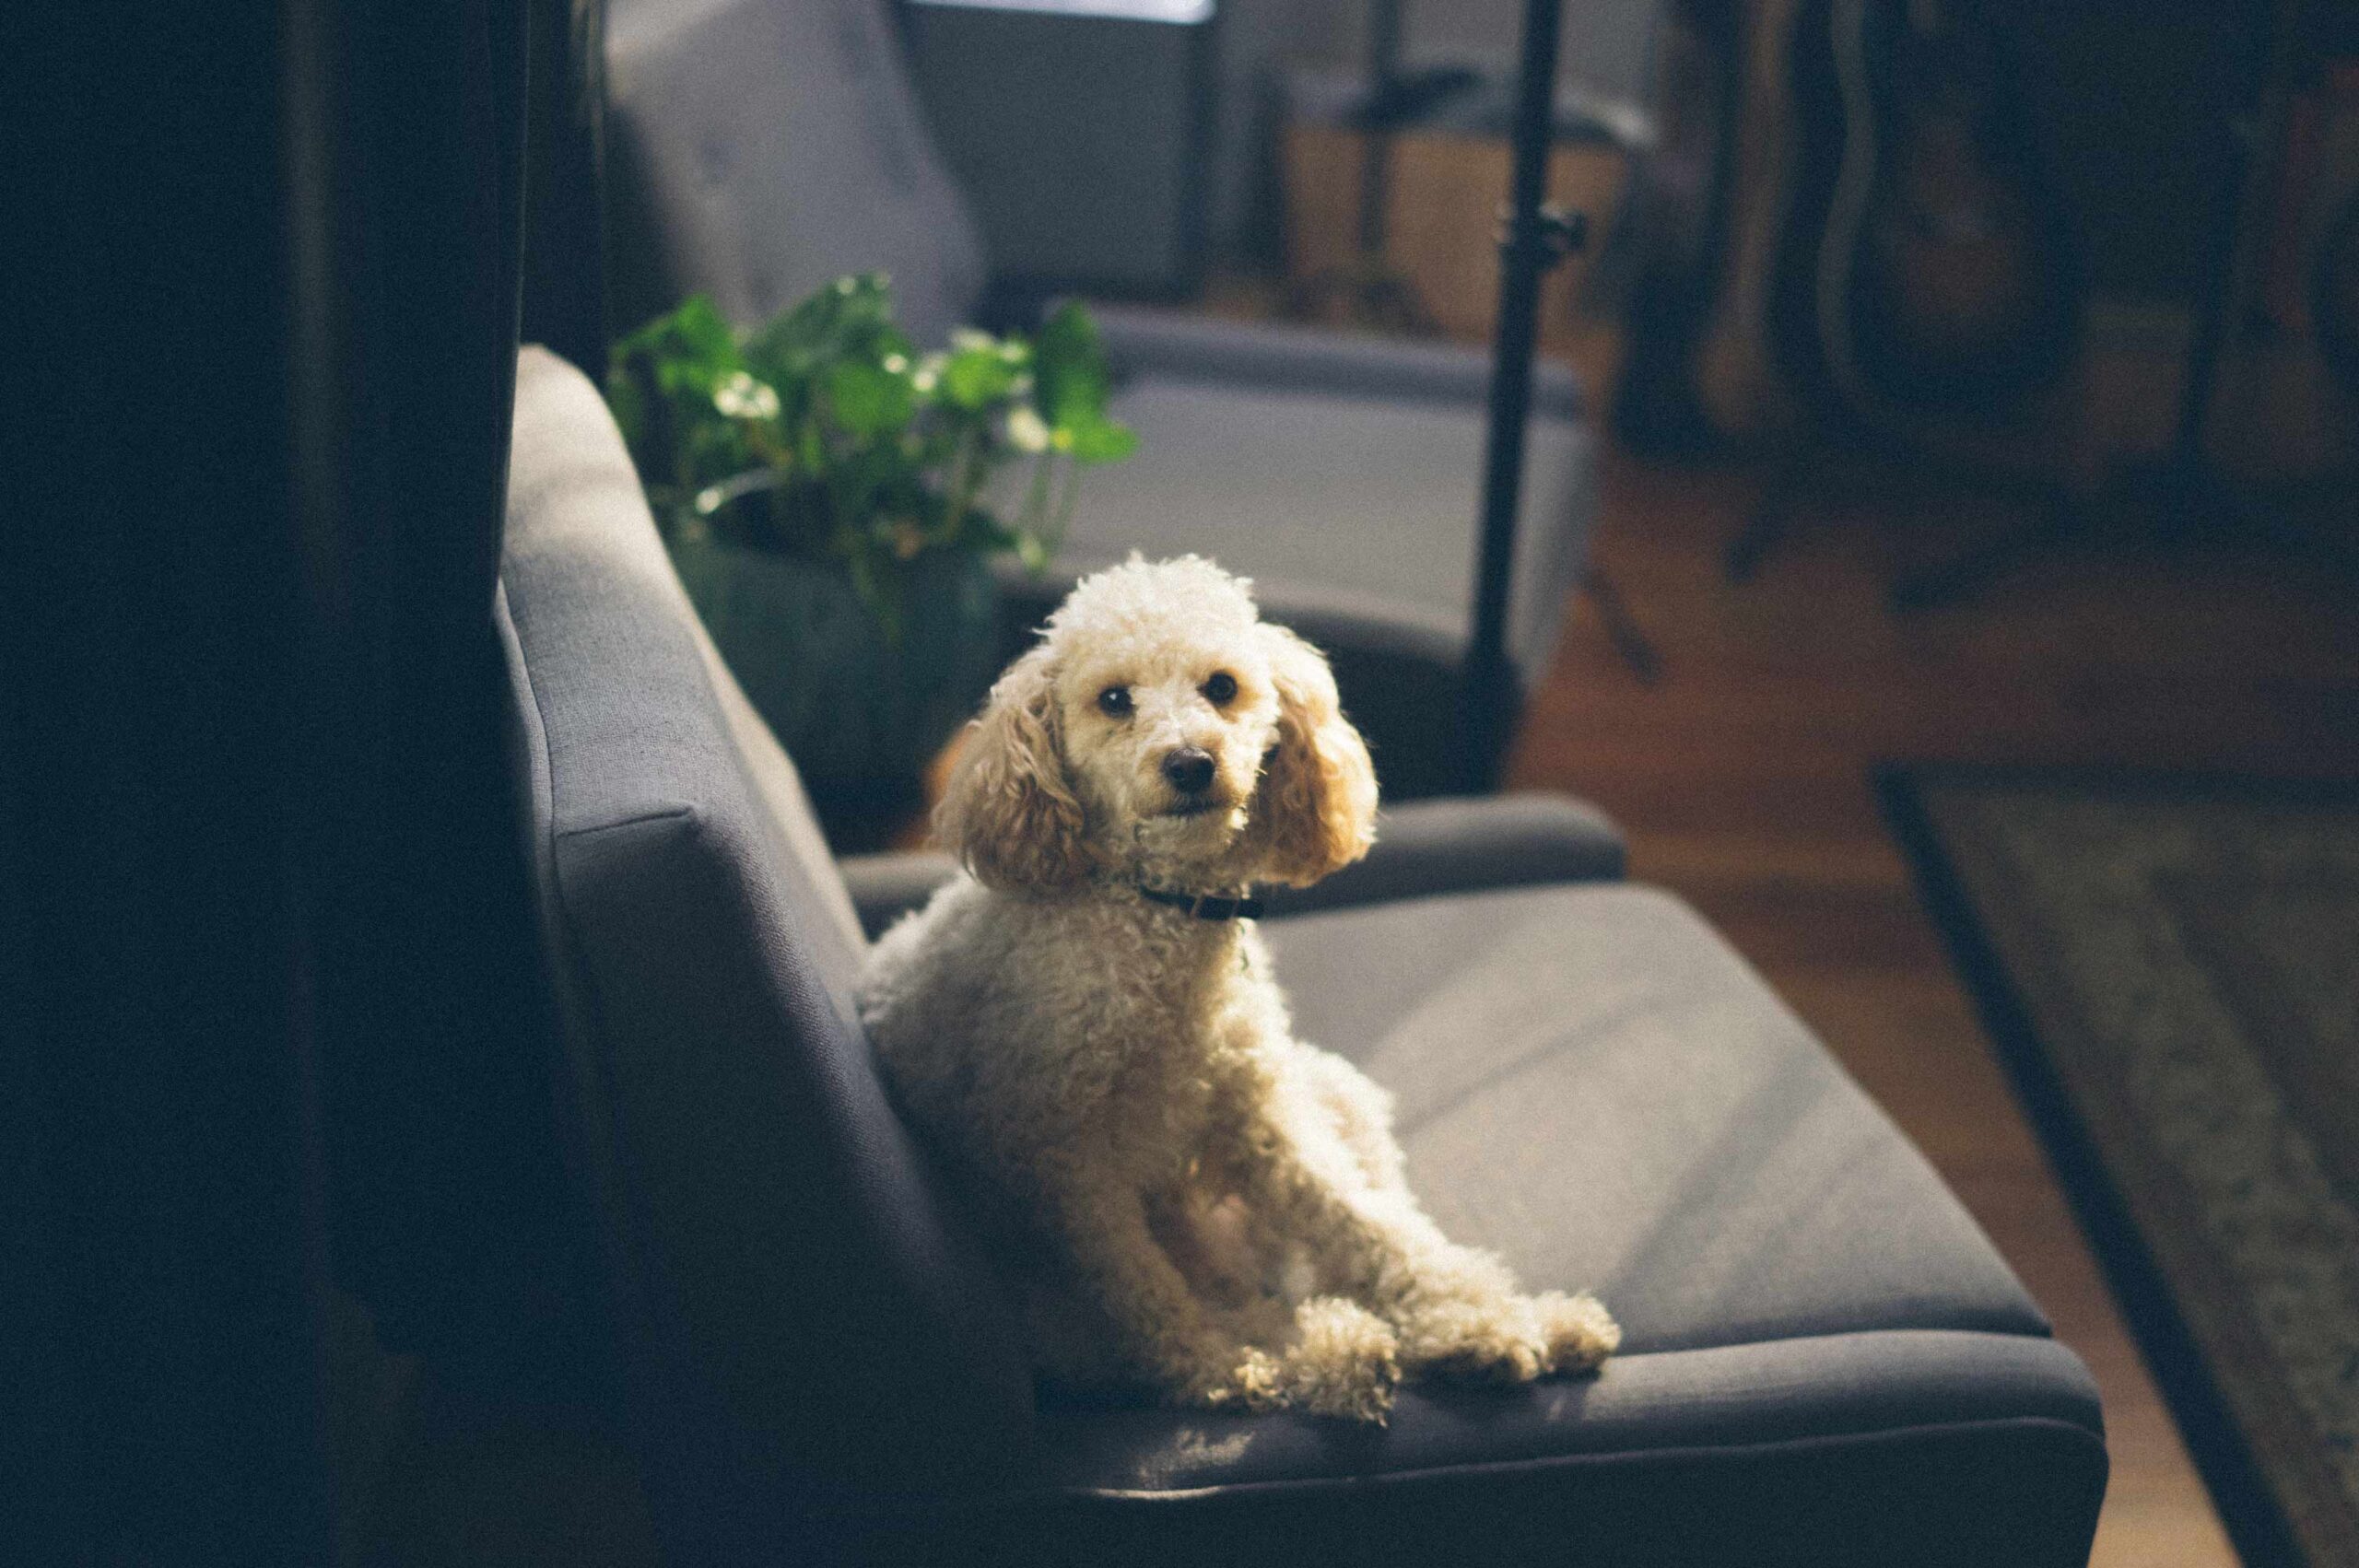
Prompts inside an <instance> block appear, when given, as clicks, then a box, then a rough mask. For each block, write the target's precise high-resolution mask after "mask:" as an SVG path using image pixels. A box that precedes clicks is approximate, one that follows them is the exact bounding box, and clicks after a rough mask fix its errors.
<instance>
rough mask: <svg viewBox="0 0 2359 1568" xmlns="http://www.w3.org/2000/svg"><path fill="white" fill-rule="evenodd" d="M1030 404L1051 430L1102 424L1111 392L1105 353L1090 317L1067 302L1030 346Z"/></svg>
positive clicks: (1042, 326) (1051, 314)
mask: <svg viewBox="0 0 2359 1568" xmlns="http://www.w3.org/2000/svg"><path fill="white" fill-rule="evenodd" d="M1032 363H1033V375H1034V390H1033V401H1034V402H1035V403H1037V404H1039V408H1040V412H1041V413H1042V414H1043V415H1045V416H1046V417H1047V418H1048V421H1049V423H1050V425H1052V426H1053V425H1066V426H1074V427H1078V426H1080V425H1082V424H1084V423H1086V422H1089V421H1092V420H1097V419H1102V418H1104V417H1105V414H1106V400H1107V398H1108V397H1109V396H1110V395H1111V393H1112V391H1113V380H1112V378H1111V377H1110V376H1109V374H1108V372H1107V369H1106V351H1105V349H1104V347H1103V346H1102V345H1100V344H1099V342H1098V338H1097V323H1096V322H1092V321H1091V320H1090V319H1089V312H1088V311H1086V310H1083V309H1082V308H1081V306H1080V305H1079V304H1078V303H1077V302H1075V301H1073V300H1067V301H1066V302H1065V303H1064V304H1062V305H1061V306H1059V307H1058V308H1057V309H1056V310H1054V311H1053V312H1051V313H1050V317H1049V319H1048V320H1047V321H1045V322H1041V323H1040V335H1039V338H1038V339H1037V340H1036V341H1035V342H1034V343H1033V345H1032Z"/></svg>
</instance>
